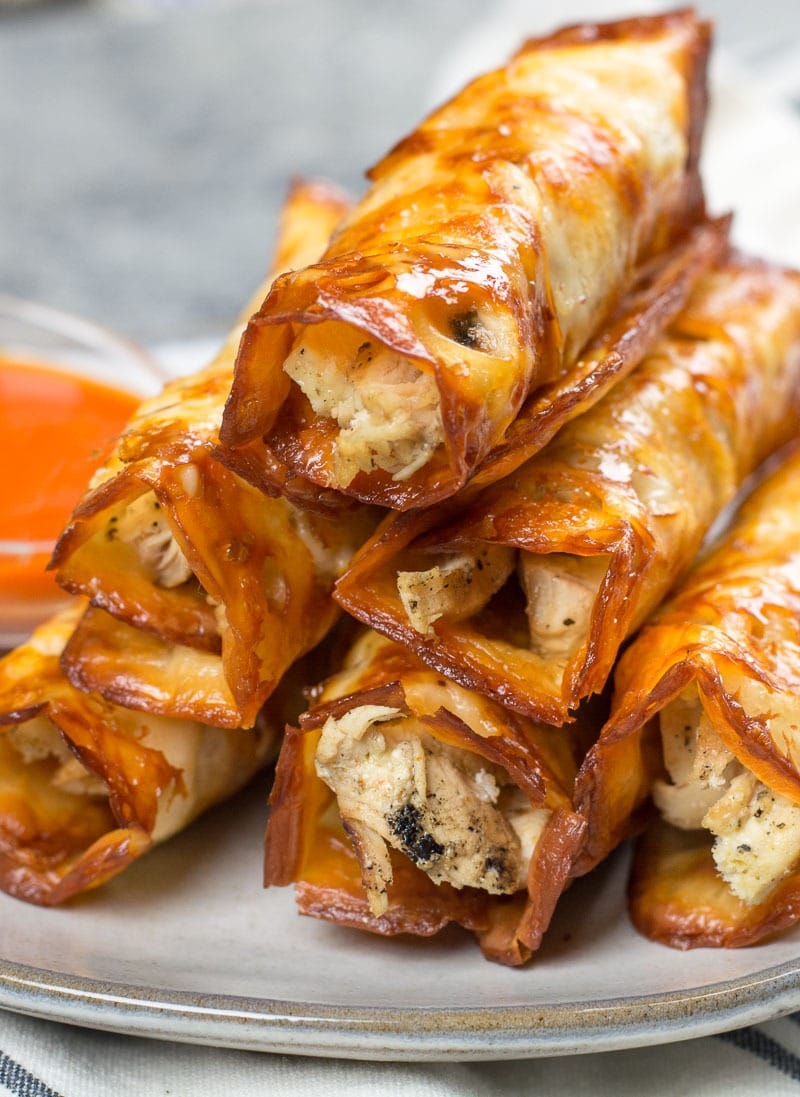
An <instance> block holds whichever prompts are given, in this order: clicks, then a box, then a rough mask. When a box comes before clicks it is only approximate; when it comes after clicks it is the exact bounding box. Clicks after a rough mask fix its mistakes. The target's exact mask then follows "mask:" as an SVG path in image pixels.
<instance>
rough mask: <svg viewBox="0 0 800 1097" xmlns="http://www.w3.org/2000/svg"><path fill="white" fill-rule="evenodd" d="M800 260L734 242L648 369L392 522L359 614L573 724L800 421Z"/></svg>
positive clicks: (354, 586)
mask: <svg viewBox="0 0 800 1097" xmlns="http://www.w3.org/2000/svg"><path fill="white" fill-rule="evenodd" d="M798 414H800V274H798V273H796V272H793V271H786V270H783V269H780V268H776V267H773V266H770V265H768V264H765V263H763V262H760V261H757V260H749V259H744V258H734V259H731V260H729V261H728V262H727V263H726V264H725V265H724V266H723V267H721V268H720V269H718V270H716V271H714V272H712V273H711V274H709V275H706V276H705V278H704V279H703V280H702V281H701V283H700V285H699V286H698V288H697V289H696V290H695V293H694V294H693V296H692V299H691V301H690V303H689V305H688V307H687V308H686V309H685V310H684V311H683V312H682V313H681V315H680V316H679V317H678V319H677V320H676V321H674V322H673V323H672V325H671V326H670V328H669V329H668V330H667V333H666V334H665V336H664V337H663V338H662V339H661V340H660V341H659V342H658V343H657V344H656V346H655V348H654V349H653V350H652V351H651V352H650V354H649V355H648V356H647V357H646V358H645V360H644V362H642V364H641V365H640V366H639V367H638V368H637V370H636V371H635V372H634V373H633V374H631V375H630V376H629V377H627V378H626V379H625V380H624V381H622V382H620V383H619V384H618V385H617V386H616V387H615V388H614V389H613V390H612V392H610V393H609V394H608V395H607V396H606V397H605V398H604V399H603V400H602V401H601V402H600V403H599V404H597V405H595V407H593V408H592V409H591V410H590V411H588V412H586V413H585V414H584V415H583V416H580V417H579V418H577V419H575V420H573V421H572V422H571V423H569V424H568V425H567V426H566V427H564V428H563V430H562V431H561V432H560V434H559V435H558V436H557V437H556V438H555V439H554V441H553V442H551V444H550V445H549V446H548V447H547V448H546V449H545V450H544V451H543V452H542V453H540V454H538V455H537V456H536V457H534V458H533V459H532V460H531V461H529V462H528V463H527V464H525V465H524V466H523V467H522V468H521V469H519V470H518V471H517V472H516V473H514V474H513V475H512V476H510V477H507V478H506V479H505V480H503V481H501V482H500V483H498V484H494V485H492V486H491V487H489V488H487V489H485V490H484V491H483V492H481V493H479V494H478V495H477V497H476V498H475V499H474V500H473V501H472V502H471V503H468V504H467V506H466V509H465V510H464V511H463V512H462V513H460V514H458V516H457V517H456V518H455V519H453V518H452V517H451V519H450V520H449V521H445V522H444V523H440V524H438V525H437V527H436V528H434V529H432V530H428V531H427V532H420V533H417V531H421V530H424V529H425V527H426V526H430V524H431V516H430V514H427V513H424V512H423V514H421V515H420V516H417V517H413V516H411V517H410V516H407V515H403V516H401V517H399V518H397V519H394V520H392V521H389V522H388V524H387V525H386V527H385V528H384V529H383V530H381V531H380V532H379V533H378V534H377V535H376V537H375V538H374V540H373V541H372V542H370V543H368V544H367V545H366V546H365V548H364V549H363V550H362V552H361V553H360V554H359V555H358V556H357V557H356V559H355V560H354V562H353V564H352V565H351V567H350V569H349V570H348V572H346V573H345V575H344V577H343V578H342V579H341V580H340V581H339V584H338V587H337V592H336V597H337V599H338V600H339V601H340V603H341V604H342V605H343V606H344V607H345V608H346V609H347V610H348V611H349V612H350V613H352V614H354V615H355V616H356V617H359V618H360V619H362V620H364V621H368V622H370V623H371V624H372V625H373V627H375V628H377V629H378V630H379V631H381V632H385V633H387V634H388V635H390V636H392V637H393V638H394V639H396V640H399V641H401V642H403V643H404V644H407V645H408V646H410V647H412V648H413V649H414V651H416V652H417V653H418V654H419V655H420V656H421V657H422V658H423V659H424V660H425V661H426V662H427V663H429V664H431V665H433V666H435V667H437V668H438V669H440V670H441V671H442V672H443V673H445V674H448V675H450V676H451V677H453V678H455V679H456V680H457V681H460V682H461V683H463V684H465V685H469V686H472V687H474V688H477V689H480V690H482V691H483V692H486V693H488V694H490V695H491V696H493V697H495V698H497V699H498V700H500V701H502V702H503V703H504V704H506V705H509V706H511V707H513V708H514V709H516V710H518V711H520V712H524V713H527V714H528V715H530V716H533V717H536V718H539V719H543V720H546V721H548V722H552V723H562V722H563V721H564V720H565V719H567V718H568V716H569V713H570V711H571V710H572V709H574V708H575V707H576V706H577V705H578V703H579V702H580V701H581V699H583V698H585V697H587V696H589V695H590V694H592V693H595V692H599V691H601V690H602V689H603V687H604V685H605V682H606V679H607V677H608V675H609V673H610V671H611V668H612V666H613V663H614V660H615V658H616V656H617V652H618V650H619V648H620V645H621V644H622V642H623V641H624V640H625V638H626V637H627V636H628V635H630V634H631V633H632V632H633V631H634V630H635V629H636V628H638V627H639V626H640V625H641V624H642V622H643V621H644V619H645V618H646V617H647V615H648V614H649V613H650V612H651V611H652V610H653V609H654V608H655V606H656V605H657V604H658V603H659V602H660V601H661V600H662V598H663V597H664V596H665V595H666V594H667V593H668V591H669V590H670V589H671V588H672V586H673V585H674V584H675V582H676V581H677V580H678V579H679V578H680V576H681V575H682V574H684V573H685V572H686V571H687V570H688V569H689V567H690V566H691V564H692V562H693V561H694V558H695V556H696V554H697V551H698V549H699V548H700V545H701V543H702V541H703V539H704V538H705V536H706V534H707V533H708V531H709V529H710V527H711V526H712V524H713V522H714V520H715V519H716V517H717V516H718V514H719V513H720V511H721V510H722V508H723V507H724V506H725V505H726V504H727V503H729V502H730V501H731V500H732V499H733V497H734V495H735V493H736V491H737V490H738V488H739V486H740V485H741V484H742V483H743V481H744V479H745V478H746V477H747V476H748V475H749V474H750V473H751V472H752V471H753V470H754V469H755V468H756V467H757V466H758V465H759V464H760V463H761V461H762V460H763V459H764V458H765V457H766V456H767V455H768V454H769V453H771V452H773V451H774V450H776V449H777V448H778V447H779V446H780V445H782V444H784V443H785V442H787V441H788V440H789V439H790V438H792V437H793V436H794V435H795V434H796V432H797V421H798Z"/></svg>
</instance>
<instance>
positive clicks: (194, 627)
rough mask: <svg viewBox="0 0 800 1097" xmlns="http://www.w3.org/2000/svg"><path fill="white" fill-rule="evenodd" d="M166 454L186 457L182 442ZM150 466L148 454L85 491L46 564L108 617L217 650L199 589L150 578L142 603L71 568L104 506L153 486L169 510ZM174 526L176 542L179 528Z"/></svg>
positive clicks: (177, 459) (217, 641)
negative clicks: (153, 581)
mask: <svg viewBox="0 0 800 1097" xmlns="http://www.w3.org/2000/svg"><path fill="white" fill-rule="evenodd" d="M171 459H172V460H175V462H176V463H177V464H181V463H184V462H185V461H186V460H187V456H186V450H185V448H184V447H182V446H181V447H178V449H177V450H175V451H169V450H168V451H166V452H165V453H164V454H162V458H161V460H162V461H167V460H171ZM152 466H153V462H152V460H151V459H143V460H142V461H139V462H136V463H135V464H131V465H128V466H126V467H125V468H123V469H122V470H121V471H120V472H119V473H117V475H115V476H114V477H112V478H111V479H110V480H105V481H103V483H101V484H98V486H97V487H96V488H93V489H92V490H91V491H89V492H88V493H87V494H86V495H85V496H84V497H83V499H82V500H81V501H80V503H79V504H78V506H77V507H76V508H75V510H74V511H73V514H72V516H71V518H70V520H69V523H68V524H67V526H66V528H65V529H64V531H63V533H62V534H61V536H60V537H59V539H58V541H57V542H56V546H55V549H54V550H53V555H52V558H51V560H50V563H49V564H48V568H49V569H51V570H53V569H54V570H56V581H57V582H58V584H59V585H60V586H61V587H62V588H63V589H64V590H66V591H67V592H68V593H70V594H83V595H85V596H86V597H88V598H89V601H90V602H91V604H92V605H93V606H96V607H97V608H98V609H103V610H105V611H106V613H110V614H111V616H112V617H116V618H118V619H119V620H121V621H126V622H128V623H129V624H131V625H133V626H135V627H136V628H138V629H142V630H144V631H147V632H151V633H154V634H155V635H157V636H160V637H161V638H162V639H165V640H171V641H174V642H175V643H183V644H188V645H190V646H191V647H197V648H200V649H202V650H204V651H210V652H219V651H220V646H221V644H220V637H219V630H218V628H217V622H216V618H215V616H214V611H213V609H212V607H211V606H210V605H209V604H208V602H207V601H206V599H205V597H204V596H203V595H202V594H201V593H199V591H194V590H192V591H191V592H187V591H185V590H182V589H181V588H177V589H173V590H170V589H166V588H165V589H161V588H157V587H155V586H153V585H152V584H150V585H148V599H152V601H151V602H150V604H149V605H147V604H145V603H143V602H142V600H141V599H135V598H134V599H131V598H128V597H125V596H123V597H120V595H119V594H118V593H117V591H116V590H115V589H114V587H106V586H105V585H104V583H103V581H102V577H97V576H94V577H85V576H84V577H81V576H80V575H78V576H77V577H76V576H73V575H72V574H71V572H70V560H71V559H72V558H73V557H74V556H75V554H76V553H78V552H79V551H80V550H81V548H83V547H84V546H85V545H86V544H87V543H88V541H89V540H90V539H91V538H92V537H93V536H95V535H96V533H97V532H98V531H99V524H100V520H101V519H102V515H103V514H104V513H105V512H106V511H110V510H112V509H113V508H114V507H116V506H119V505H121V504H123V503H124V502H126V501H128V500H131V499H133V498H138V497H139V496H140V495H142V494H144V493H145V492H148V491H153V492H154V494H155V496H156V499H157V500H158V501H159V502H160V503H161V504H162V506H163V507H164V514H165V516H167V515H168V512H169V507H168V506H167V500H166V499H165V497H164V495H163V493H162V492H160V491H159V488H158V484H157V483H155V482H154V476H153V471H154V470H153V468H152ZM173 532H175V533H176V534H177V536H178V539H179V543H181V542H182V539H181V538H180V531H179V530H177V531H176V530H173ZM182 547H183V545H182Z"/></svg>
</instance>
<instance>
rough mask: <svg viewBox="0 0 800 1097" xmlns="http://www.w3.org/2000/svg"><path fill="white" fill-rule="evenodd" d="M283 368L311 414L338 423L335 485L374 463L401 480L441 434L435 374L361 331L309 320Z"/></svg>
mask: <svg viewBox="0 0 800 1097" xmlns="http://www.w3.org/2000/svg"><path fill="white" fill-rule="evenodd" d="M283 368H284V370H285V372H286V373H288V375H289V376H290V377H291V378H292V380H293V381H295V382H296V383H297V384H298V385H299V387H300V388H301V389H302V391H303V393H304V394H305V396H306V397H307V399H308V401H309V403H310V404H311V407H312V408H313V409H314V412H315V413H316V414H317V415H320V416H324V417H327V418H330V419H334V420H335V421H336V424H337V426H338V428H339V433H338V437H337V440H336V448H335V454H334V481H333V485H332V486H334V487H342V488H344V487H346V486H347V485H348V484H349V483H350V482H351V481H352V480H353V478H354V477H355V476H357V475H358V473H359V472H371V471H373V470H374V469H378V468H380V469H384V470H385V471H386V472H389V473H391V475H392V478H393V479H394V480H398V481H401V480H406V479H408V477H409V476H412V475H413V474H414V473H415V472H416V471H417V469H419V468H422V466H423V465H425V464H426V463H427V462H428V460H429V459H430V457H431V455H432V454H433V452H434V450H435V449H436V448H437V447H438V446H439V445H440V444H441V443H442V441H443V439H444V429H443V426H442V415H441V409H440V406H439V392H438V389H437V387H436V382H435V380H434V378H433V377H432V376H431V375H430V374H428V373H425V372H423V371H422V370H420V369H418V368H417V367H416V366H415V365H414V364H413V363H412V362H410V361H409V360H408V359H407V358H404V357H403V356H402V355H399V354H396V353H395V352H394V351H391V350H389V349H388V347H385V346H383V345H382V344H380V343H378V342H376V341H374V340H370V339H369V338H368V337H365V336H364V333H363V332H361V333H359V332H357V331H353V330H351V329H349V328H347V327H345V326H344V325H343V324H336V323H332V322H331V323H324V324H318V325H314V326H309V327H307V328H306V329H305V330H304V331H303V332H302V334H301V335H300V336H299V337H298V339H297V341H296V342H295V345H294V346H293V348H292V350H291V352H290V353H289V355H288V357H287V359H286V361H285V362H284V366H283Z"/></svg>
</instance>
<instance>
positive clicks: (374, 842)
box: [316, 705, 550, 916]
mask: <svg viewBox="0 0 800 1097" xmlns="http://www.w3.org/2000/svg"><path fill="white" fill-rule="evenodd" d="M316 767H317V773H318V774H319V776H320V777H321V778H322V780H323V781H325V783H326V784H327V785H328V786H329V787H330V788H331V789H332V791H333V792H334V793H335V795H336V797H337V800H338V805H339V812H340V815H341V818H342V821H343V823H344V826H345V829H346V830H347V831H348V833H349V834H350V837H351V840H352V842H353V846H354V848H355V851H356V854H357V856H358V859H359V863H360V865H361V871H362V879H363V883H364V887H365V890H366V892H367V896H368V899H369V903H370V908H371V910H372V912H373V914H375V915H376V916H380V915H381V914H383V913H385V911H386V908H387V905H388V886H389V885H390V884H391V882H392V866H391V861H390V858H389V848H390V847H391V848H392V849H395V850H398V851H399V852H401V853H403V854H405V856H406V857H408V858H409V859H410V860H411V861H413V863H414V864H415V865H416V866H417V867H418V868H420V869H422V871H423V872H425V873H427V874H428V876H429V877H430V878H431V880H433V881H434V882H435V883H437V884H438V883H448V884H451V885H452V886H453V887H456V888H462V887H475V888H480V889H482V890H484V891H487V892H489V893H490V894H493V895H504V894H511V893H513V892H515V891H518V890H520V889H522V888H524V887H525V886H526V880H527V873H528V864H529V862H530V859H531V856H532V854H533V851H534V849H535V847H536V844H537V842H538V840H539V838H540V836H541V834H542V831H543V830H544V827H545V826H546V824H547V821H548V819H549V816H550V812H549V811H548V810H546V809H538V810H537V809H535V808H532V807H531V805H530V803H529V802H528V800H527V798H526V797H525V795H524V794H523V793H522V792H521V790H520V789H518V788H517V787H516V786H514V785H512V784H511V783H510V782H509V779H508V776H507V775H506V774H505V773H504V772H503V771H502V770H501V769H499V768H498V767H496V766H493V765H491V764H490V763H488V762H487V761H486V760H485V759H482V758H480V757H478V756H477V755H474V754H471V753H470V752H468V751H464V750H458V749H456V748H454V747H451V746H449V745H447V744H445V743H442V742H440V741H439V740H437V739H435V738H434V737H433V736H431V735H429V734H428V733H427V732H426V730H425V729H424V727H423V726H422V725H421V724H420V723H419V722H418V721H417V720H415V719H413V718H410V717H404V716H403V715H402V714H401V713H400V712H399V711H398V710H397V709H393V708H385V707H381V706H374V705H364V706H361V707H359V708H355V709H351V710H350V711H349V712H348V713H346V714H345V715H344V716H341V717H339V718H338V719H337V718H334V717H331V718H330V719H329V720H328V721H327V722H326V724H325V726H324V727H323V729H322V734H321V737H320V741H319V745H318V747H317V755H316Z"/></svg>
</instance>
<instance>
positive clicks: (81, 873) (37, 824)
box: [0, 599, 280, 906]
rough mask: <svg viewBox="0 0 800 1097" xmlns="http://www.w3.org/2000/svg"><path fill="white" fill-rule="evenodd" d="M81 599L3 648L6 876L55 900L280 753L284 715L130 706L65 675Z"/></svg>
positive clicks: (0, 718)
mask: <svg viewBox="0 0 800 1097" xmlns="http://www.w3.org/2000/svg"><path fill="white" fill-rule="evenodd" d="M83 609H84V603H83V601H82V600H80V599H77V600H76V602H75V604H74V605H72V606H71V607H70V608H69V609H67V610H65V611H64V612H63V613H61V614H59V615H58V616H57V617H54V618H52V619H51V620H50V621H48V622H46V623H45V624H43V625H42V626H40V628H38V629H37V630H36V631H35V632H34V633H33V635H32V636H31V637H30V639H29V640H28V641H27V642H26V643H25V644H23V645H22V646H21V647H19V648H17V649H16V650H15V651H13V652H12V653H11V654H9V655H7V656H6V657H5V658H4V659H2V660H0V888H2V890H4V891H6V892H9V893H10V894H11V895H14V896H16V897H17V898H20V899H25V900H27V901H28V902H32V903H39V904H42V905H45V906H52V905H54V904H57V903H61V902H63V901H64V900H66V899H70V898H71V897H73V896H75V895H77V894H78V893H80V892H83V891H86V890H88V889H90V888H94V887H97V886H98V885H99V884H102V883H103V882H104V881H106V880H108V879H110V878H111V877H112V876H115V875H116V874H117V873H118V872H120V871H121V870H122V869H124V868H125V867H126V866H127V865H128V864H130V863H131V862H132V861H134V860H135V859H136V858H138V857H140V856H141V855H142V854H143V853H145V852H146V851H147V850H148V849H150V848H151V847H152V846H153V845H155V844H156V843H158V842H162V841H164V840H165V839H167V838H169V837H170V836H171V835H173V834H175V833H176V832H177V831H179V830H181V829H183V828H184V827H185V826H187V825H188V824H189V823H190V822H191V821H192V819H194V818H195V817H196V816H197V815H199V814H200V813H201V812H202V811H204V810H205V809H206V808H208V807H210V806H211V805H212V804H215V803H217V802H218V801H220V800H222V799H224V798H226V797H228V796H230V795H232V794H233V793H235V792H236V791H237V790H238V789H239V788H241V787H242V786H243V785H244V784H245V783H246V782H247V781H248V780H249V779H250V778H251V777H252V776H253V774H254V773H255V772H256V771H257V770H258V769H259V768H260V767H261V766H262V765H263V764H264V763H265V762H266V761H267V760H268V758H269V757H270V756H271V755H272V754H273V752H274V750H275V748H276V746H277V742H278V732H279V730H280V727H279V719H275V720H273V719H270V717H269V716H268V715H267V714H266V713H262V715H261V716H260V717H259V721H258V723H257V726H256V727H255V728H253V729H251V730H246V731H243V730H224V729H221V728H214V727H208V726H207V725H206V724H201V723H197V722H194V721H188V720H180V719H168V718H163V717H159V716H154V715H152V714H149V713H147V714H145V713H141V712H133V711H130V710H127V709H124V708H122V707H120V706H118V705H114V704H111V703H110V702H108V701H106V700H105V699H104V698H103V697H101V696H100V695H99V694H96V693H94V694H84V693H81V692H79V691H78V690H76V689H75V688H74V687H73V686H72V685H70V683H69V682H68V681H67V679H66V677H65V676H64V674H63V672H62V670H61V668H60V663H59V656H60V655H61V651H62V649H63V647H64V644H65V643H66V642H67V640H68V639H69V636H70V634H71V633H72V630H73V628H74V627H75V624H76V622H77V621H78V620H79V618H80V616H81V614H82V613H83Z"/></svg>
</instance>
